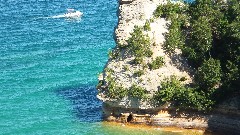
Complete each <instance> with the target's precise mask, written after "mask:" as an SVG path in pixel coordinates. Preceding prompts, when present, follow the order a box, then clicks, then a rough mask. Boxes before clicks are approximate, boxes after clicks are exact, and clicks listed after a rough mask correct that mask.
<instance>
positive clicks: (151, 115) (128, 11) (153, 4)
mask: <svg viewBox="0 0 240 135" xmlns="http://www.w3.org/2000/svg"><path fill="white" fill-rule="evenodd" d="M166 2H167V1H165V0H119V22H118V26H117V28H116V30H115V38H116V42H117V44H121V45H125V46H127V42H126V40H127V39H128V38H129V37H130V36H131V35H130V33H131V32H133V29H134V26H135V25H137V26H144V24H145V23H146V21H147V20H153V21H150V27H151V30H149V31H144V34H145V35H148V36H149V38H150V41H151V42H150V43H151V51H152V52H153V55H152V57H151V58H147V57H146V58H144V62H145V63H148V62H151V61H152V60H153V59H155V58H156V57H158V56H161V57H163V58H164V63H165V64H164V66H162V67H161V68H159V69H156V70H150V69H145V70H144V74H143V75H141V76H135V75H134V73H135V72H136V71H138V70H140V69H142V67H141V66H140V65H133V64H131V61H132V60H133V59H134V57H133V56H126V55H123V56H124V57H122V56H121V58H117V59H112V58H110V59H109V60H108V62H107V64H106V66H105V70H104V71H103V73H102V74H101V75H100V76H99V82H101V83H102V84H101V85H100V86H98V87H97V88H98V90H99V94H98V95H97V97H98V98H99V99H100V100H102V101H103V113H104V116H105V118H106V120H108V121H119V122H134V123H145V124H150V125H158V126H176V127H184V128H203V129H206V128H209V127H213V129H221V128H222V127H229V129H232V128H233V129H234V128H235V129H236V130H235V131H236V132H238V133H240V131H239V129H240V119H235V121H234V122H233V123H232V125H230V126H229V123H231V120H232V118H229V117H225V116H223V115H212V114H208V115H206V114H198V113H195V112H191V113H187V112H176V111H174V108H170V107H169V104H166V105H163V106H158V105H156V104H154V103H153V102H151V101H149V100H141V99H136V98H132V97H129V96H126V97H124V98H122V99H113V98H109V97H108V96H107V95H106V92H107V89H108V85H107V84H108V80H107V76H108V75H109V74H111V77H112V78H114V81H115V83H116V84H117V85H119V86H122V87H124V88H126V89H129V88H130V87H131V86H132V85H133V84H137V85H138V86H140V87H142V88H144V89H146V90H147V91H148V96H149V97H152V96H153V95H154V93H155V92H156V91H157V90H158V89H159V88H160V89H161V87H160V84H161V82H162V81H163V80H164V79H165V78H169V77H170V76H172V75H174V76H177V77H178V78H185V79H184V81H183V82H182V83H183V84H189V83H191V82H192V78H193V77H192V75H191V73H192V71H191V67H189V66H188V64H187V62H186V60H185V59H184V58H183V57H182V56H181V51H180V50H175V54H173V55H171V56H169V55H167V54H166V52H165V50H164V49H163V43H164V41H165V39H164V33H167V32H168V27H167V26H168V24H170V22H168V21H166V20H165V19H164V18H154V19H153V12H154V10H155V9H156V8H157V6H158V5H159V4H165V3H166ZM117 48H118V47H116V48H115V49H117ZM121 53H124V51H121ZM106 69H108V70H111V73H109V72H108V71H107V70H106ZM224 105H225V104H223V105H222V106H224ZM222 108H224V107H222ZM220 109H221V107H220ZM220 111H221V110H220ZM238 112H239V110H238ZM221 118H225V119H223V120H224V121H227V122H224V121H223V120H221ZM217 123H221V125H217V126H216V124H217ZM209 124H210V125H209ZM213 125H214V126H213Z"/></svg>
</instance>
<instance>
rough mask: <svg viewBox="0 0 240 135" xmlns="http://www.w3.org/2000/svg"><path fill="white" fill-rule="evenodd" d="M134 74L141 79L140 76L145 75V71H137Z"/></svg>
mask: <svg viewBox="0 0 240 135" xmlns="http://www.w3.org/2000/svg"><path fill="white" fill-rule="evenodd" d="M133 74H134V75H135V76H137V77H140V76H142V75H144V70H137V71H135V72H134V73H133Z"/></svg>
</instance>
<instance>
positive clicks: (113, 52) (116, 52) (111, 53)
mask: <svg viewBox="0 0 240 135" xmlns="http://www.w3.org/2000/svg"><path fill="white" fill-rule="evenodd" d="M119 55H120V50H118V49H116V50H111V51H109V52H108V56H109V58H111V59H117V58H118V57H119Z"/></svg>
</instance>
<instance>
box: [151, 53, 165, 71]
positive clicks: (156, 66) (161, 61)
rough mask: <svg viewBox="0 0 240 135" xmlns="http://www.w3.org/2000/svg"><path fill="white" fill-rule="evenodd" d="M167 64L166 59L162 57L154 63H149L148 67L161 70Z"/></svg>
mask: <svg viewBox="0 0 240 135" xmlns="http://www.w3.org/2000/svg"><path fill="white" fill-rule="evenodd" d="M164 64H165V62H164V58H163V57H162V56H158V57H156V59H155V60H153V61H152V63H149V64H148V66H149V68H150V69H151V70H155V69H159V68H160V67H162V66H163V65H164Z"/></svg>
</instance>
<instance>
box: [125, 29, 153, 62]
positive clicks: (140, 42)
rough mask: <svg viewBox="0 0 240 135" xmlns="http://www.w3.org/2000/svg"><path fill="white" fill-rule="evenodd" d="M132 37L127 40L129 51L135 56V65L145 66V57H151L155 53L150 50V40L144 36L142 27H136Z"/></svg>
mask: <svg viewBox="0 0 240 135" xmlns="http://www.w3.org/2000/svg"><path fill="white" fill-rule="evenodd" d="M130 35H131V37H130V38H129V39H128V40H127V43H128V46H127V49H128V51H129V52H130V53H131V54H132V55H133V56H135V60H134V63H135V64H143V58H144V57H151V56H152V54H153V52H152V51H151V49H150V39H149V37H148V36H147V35H144V34H143V30H142V28H141V27H138V26H134V29H133V32H132V33H130Z"/></svg>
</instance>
